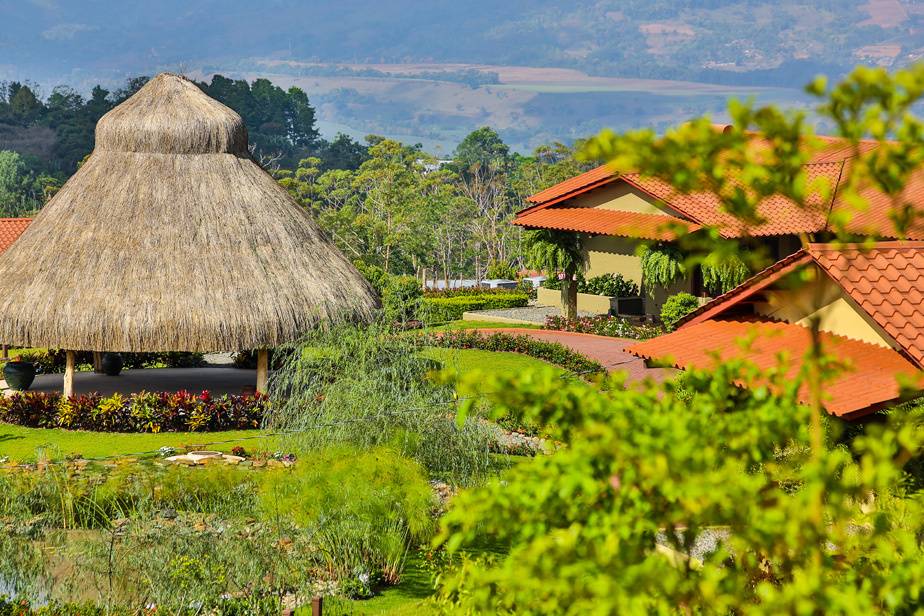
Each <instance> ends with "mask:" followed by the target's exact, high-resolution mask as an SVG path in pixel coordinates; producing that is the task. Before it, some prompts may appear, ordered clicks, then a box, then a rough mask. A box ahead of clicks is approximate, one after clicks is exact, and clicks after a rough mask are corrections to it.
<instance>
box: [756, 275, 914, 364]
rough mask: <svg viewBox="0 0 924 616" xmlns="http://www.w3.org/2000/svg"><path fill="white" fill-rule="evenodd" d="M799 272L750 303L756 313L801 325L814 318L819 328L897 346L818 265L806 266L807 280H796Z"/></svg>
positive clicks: (865, 340) (877, 343)
mask: <svg viewBox="0 0 924 616" xmlns="http://www.w3.org/2000/svg"><path fill="white" fill-rule="evenodd" d="M799 275H800V274H799V272H796V273H794V274H791V275H790V276H787V277H786V278H784V279H783V280H780V281H779V282H777V283H776V284H775V285H773V287H772V288H770V289H768V290H765V291H764V296H765V297H766V301H765V302H761V303H757V304H755V306H754V308H755V310H756V311H757V313H758V314H762V315H764V316H769V317H773V318H775V319H781V320H783V321H786V322H788V323H796V324H798V325H802V326H805V327H807V326H809V325H810V324H811V322H812V320H813V319H816V318H817V319H818V320H819V328H820V329H821V331H824V332H829V333H832V334H837V335H839V336H844V337H846V338H852V339H854V340H861V341H863V342H869V343H871V344H876V345H879V346H882V347H888V348H897V346H896V345H895V344H894V343H893V342H892V340H891V338H890V337H889V335H888V334H886V333H885V332H884V331H883V330H882V328H881V327H879V325H878V324H877V323H876V322H875V321H873V320H872V319H871V318H870V317H869V315H867V314H866V312H865V311H864V310H863V309H862V308H860V307H859V306H857V305H856V304H855V303H854V302H853V300H852V299H850V297H849V296H847V295H846V294H845V293H844V292H843V290H842V289H841V287H840V285H838V284H837V283H836V282H834V281H833V280H832V279H831V278H830V277H828V275H827V274H825V273H824V272H822V271H821V270H820V269H819V268H818V266H816V265H814V264H812V265H810V266H808V269H807V271H805V275H806V277H807V280H804V281H802V280H800V278H799Z"/></svg>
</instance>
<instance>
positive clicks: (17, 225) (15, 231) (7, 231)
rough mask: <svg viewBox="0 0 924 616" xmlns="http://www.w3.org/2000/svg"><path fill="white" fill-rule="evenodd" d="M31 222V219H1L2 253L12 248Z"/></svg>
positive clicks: (0, 241) (0, 248)
mask: <svg viewBox="0 0 924 616" xmlns="http://www.w3.org/2000/svg"><path fill="white" fill-rule="evenodd" d="M31 222H32V219H31V218H0V253H2V252H4V251H5V250H6V249H7V248H9V247H10V246H12V245H13V242H15V241H16V240H18V239H19V236H20V235H22V232H23V231H25V230H26V227H28V226H29V223H31Z"/></svg>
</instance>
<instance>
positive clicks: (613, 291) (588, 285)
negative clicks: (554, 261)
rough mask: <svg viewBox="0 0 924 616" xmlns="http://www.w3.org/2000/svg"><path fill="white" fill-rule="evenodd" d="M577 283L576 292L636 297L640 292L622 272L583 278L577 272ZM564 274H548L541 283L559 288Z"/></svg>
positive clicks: (546, 286)
mask: <svg viewBox="0 0 924 616" xmlns="http://www.w3.org/2000/svg"><path fill="white" fill-rule="evenodd" d="M575 278H576V279H577V283H578V293H589V294H590V295H606V296H609V297H638V296H639V294H640V292H639V289H638V284H636V283H635V282H634V281H632V280H626V279H625V278H623V276H622V274H601V275H600V276H594V277H593V278H588V279H586V280H585V279H584V276H582V275H581V274H577V276H576V277H575ZM563 279H564V276H563V275H562V274H559V275H557V276H549V277H548V278H546V279H545V281H544V282H543V283H542V286H543V287H544V288H546V289H555V290H559V289H561V285H562V280H563Z"/></svg>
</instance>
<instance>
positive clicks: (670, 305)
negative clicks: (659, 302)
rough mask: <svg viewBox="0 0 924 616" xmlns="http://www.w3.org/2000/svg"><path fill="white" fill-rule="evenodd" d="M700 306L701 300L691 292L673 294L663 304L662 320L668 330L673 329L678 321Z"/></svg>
mask: <svg viewBox="0 0 924 616" xmlns="http://www.w3.org/2000/svg"><path fill="white" fill-rule="evenodd" d="M697 308H699V300H698V299H696V297H694V296H692V295H690V294H689V293H677V294H675V295H671V296H670V297H668V298H667V300H666V301H665V302H664V305H663V306H661V322H662V323H663V324H664V328H665V329H666V330H667V331H673V329H674V328H675V327H676V326H677V323H678V322H679V321H680V319H682V318H683V317H685V316H687V315H688V314H690V313H691V312H693V311H694V310H696V309H697Z"/></svg>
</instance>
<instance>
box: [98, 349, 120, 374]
mask: <svg viewBox="0 0 924 616" xmlns="http://www.w3.org/2000/svg"><path fill="white" fill-rule="evenodd" d="M124 365H125V361H124V360H123V359H122V354H121V353H103V358H102V360H101V361H100V367H101V368H102V369H103V374H107V375H109V376H119V373H120V372H122V366H124Z"/></svg>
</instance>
